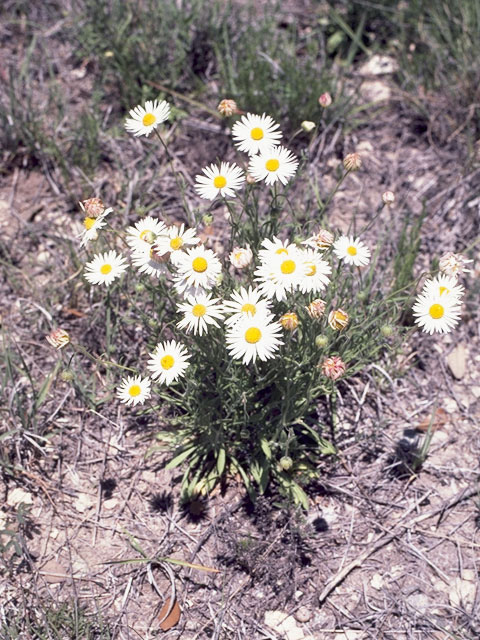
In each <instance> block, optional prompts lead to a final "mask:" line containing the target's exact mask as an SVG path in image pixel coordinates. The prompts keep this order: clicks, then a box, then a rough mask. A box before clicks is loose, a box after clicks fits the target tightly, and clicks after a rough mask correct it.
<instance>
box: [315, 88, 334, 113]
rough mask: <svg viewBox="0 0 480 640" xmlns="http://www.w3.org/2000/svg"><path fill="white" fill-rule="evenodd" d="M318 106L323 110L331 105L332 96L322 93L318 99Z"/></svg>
mask: <svg viewBox="0 0 480 640" xmlns="http://www.w3.org/2000/svg"><path fill="white" fill-rule="evenodd" d="M318 104H319V105H320V106H321V107H323V108H324V109H325V108H326V107H329V106H330V105H331V104H332V96H331V95H330V94H329V93H328V91H326V92H325V93H322V95H321V96H320V97H319V99H318Z"/></svg>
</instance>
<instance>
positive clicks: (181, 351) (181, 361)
mask: <svg viewBox="0 0 480 640" xmlns="http://www.w3.org/2000/svg"><path fill="white" fill-rule="evenodd" d="M150 355H151V358H150V360H149V361H148V365H147V366H148V368H149V369H150V371H151V372H152V378H153V379H154V380H155V379H156V378H158V379H159V382H160V383H161V384H171V383H172V382H173V381H174V380H178V378H180V377H181V376H183V375H184V373H185V370H186V369H187V367H188V365H189V364H190V363H189V362H188V360H189V359H190V358H191V355H190V354H189V353H188V351H187V350H186V349H185V347H184V346H183V345H182V344H180V343H178V342H176V341H175V340H170V341H167V342H162V343H160V344H157V346H156V347H155V350H154V352H153V353H151V354H150Z"/></svg>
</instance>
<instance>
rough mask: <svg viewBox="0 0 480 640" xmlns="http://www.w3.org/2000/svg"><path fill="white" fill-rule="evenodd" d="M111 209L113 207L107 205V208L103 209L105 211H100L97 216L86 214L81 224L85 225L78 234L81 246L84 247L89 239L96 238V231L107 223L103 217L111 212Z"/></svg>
mask: <svg viewBox="0 0 480 640" xmlns="http://www.w3.org/2000/svg"><path fill="white" fill-rule="evenodd" d="M112 211H113V209H112V208H111V207H109V208H108V209H105V211H104V212H103V213H101V214H100V215H99V216H98V217H97V218H94V217H93V216H86V218H85V220H84V221H83V226H84V227H85V229H84V230H83V231H82V233H80V234H79V237H80V238H81V240H80V246H81V247H85V246H86V245H87V244H88V243H89V242H90V240H96V239H97V238H98V232H99V231H100V229H103V227H104V226H105V225H106V224H107V223H106V222H105V218H106V217H107V216H108V215H109V214H110V213H112Z"/></svg>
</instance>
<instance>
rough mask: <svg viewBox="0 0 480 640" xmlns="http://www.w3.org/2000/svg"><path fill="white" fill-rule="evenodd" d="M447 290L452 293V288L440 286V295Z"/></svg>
mask: <svg viewBox="0 0 480 640" xmlns="http://www.w3.org/2000/svg"><path fill="white" fill-rule="evenodd" d="M445 292H447V293H450V289H447V287H440V295H442V293H445Z"/></svg>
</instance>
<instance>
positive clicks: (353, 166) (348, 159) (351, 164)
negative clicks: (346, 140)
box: [343, 153, 362, 171]
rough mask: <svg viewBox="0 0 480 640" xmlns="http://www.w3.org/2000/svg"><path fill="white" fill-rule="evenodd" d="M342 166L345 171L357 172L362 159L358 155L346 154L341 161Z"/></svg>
mask: <svg viewBox="0 0 480 640" xmlns="http://www.w3.org/2000/svg"><path fill="white" fill-rule="evenodd" d="M343 166H344V167H345V169H346V170H347V171H358V169H360V167H361V166H362V159H361V158H360V154H358V153H348V154H347V155H346V156H345V158H344V159H343Z"/></svg>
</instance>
